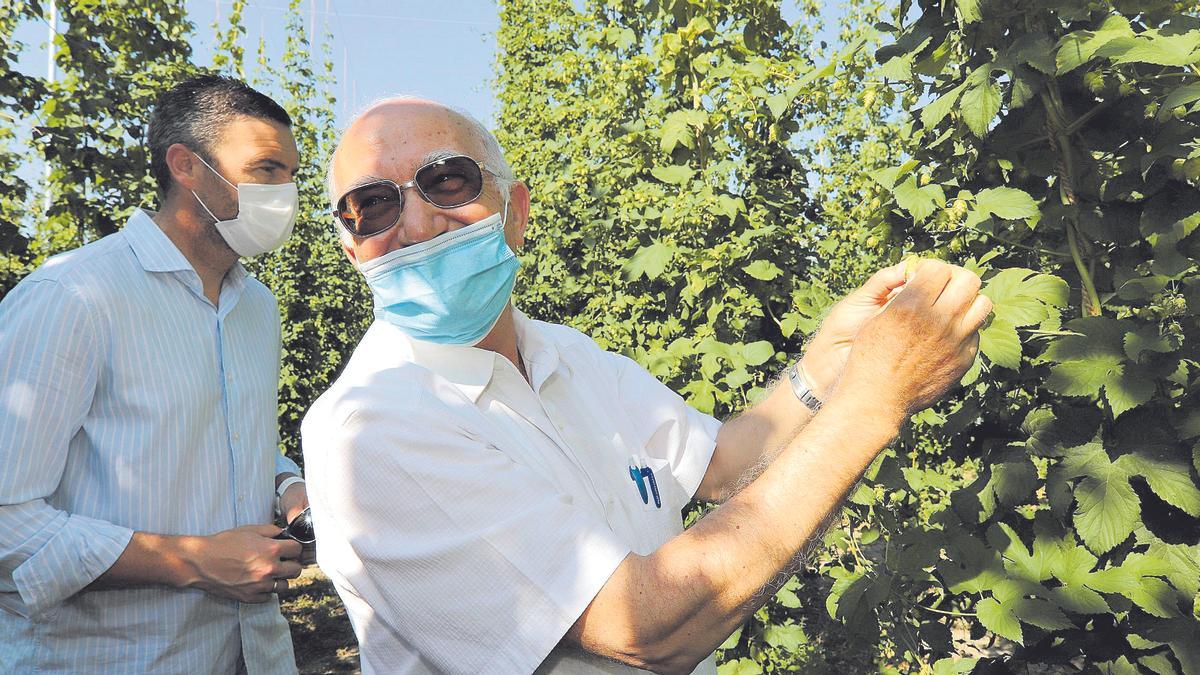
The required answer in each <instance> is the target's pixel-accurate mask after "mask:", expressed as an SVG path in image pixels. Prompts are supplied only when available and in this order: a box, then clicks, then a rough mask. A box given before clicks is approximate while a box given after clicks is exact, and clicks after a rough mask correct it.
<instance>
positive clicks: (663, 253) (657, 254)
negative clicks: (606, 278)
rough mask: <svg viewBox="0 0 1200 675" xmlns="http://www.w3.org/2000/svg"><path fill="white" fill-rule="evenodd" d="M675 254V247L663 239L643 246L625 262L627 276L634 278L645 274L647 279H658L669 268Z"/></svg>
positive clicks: (627, 277)
mask: <svg viewBox="0 0 1200 675" xmlns="http://www.w3.org/2000/svg"><path fill="white" fill-rule="evenodd" d="M674 256H675V249H674V247H672V246H669V245H667V244H665V243H663V242H661V241H657V242H654V243H653V244H651V245H649V246H643V247H641V248H639V249H638V250H637V252H636V253H634V254H633V257H631V258H630V259H629V262H627V263H625V266H624V268H623V269H624V271H625V278H626V279H630V280H633V279H637V278H638V277H640V276H642V275H643V274H644V275H646V278H647V279H657V278H658V277H659V276H660V275H661V274H662V273H663V272H664V271H665V270H666V269H667V265H669V264H670V263H671V258H673V257H674Z"/></svg>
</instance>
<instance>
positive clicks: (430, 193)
mask: <svg viewBox="0 0 1200 675" xmlns="http://www.w3.org/2000/svg"><path fill="white" fill-rule="evenodd" d="M484 171H488V173H492V172H491V171H489V170H488V169H486V168H484V167H481V166H480V165H479V162H476V161H475V160H473V159H471V158H470V157H467V156H466V155H453V156H451V157H445V158H442V159H438V160H435V161H432V162H430V163H428V164H426V165H424V166H422V167H421V168H419V169H417V171H416V173H415V174H413V179H412V180H410V181H408V182H407V183H399V184H397V183H395V182H393V181H390V180H377V181H373V182H370V183H367V184H366V185H360V186H358V187H356V188H354V189H353V190H350V191H349V192H347V193H346V194H344V195H342V198H341V199H339V200H338V202H337V207H336V208H335V209H334V211H333V215H334V217H335V218H337V219H338V222H339V223H341V224H342V227H344V228H346V231H347V232H349V233H350V234H352V235H354V236H356V237H374V236H375V235H377V234H381V233H383V232H386V231H388V230H389V229H391V228H392V227H393V226H394V225H395V224H396V223H398V222H400V212H401V211H403V210H404V191H405V190H407V189H409V188H414V187H415V188H416V189H417V193H418V194H420V195H421V198H422V199H424V200H425V201H427V202H429V203H430V204H433V205H434V206H436V207H438V208H442V209H452V208H455V207H457V206H463V205H465V204H470V203H471V202H473V201H475V200H476V199H479V195H481V194H483V172H484Z"/></svg>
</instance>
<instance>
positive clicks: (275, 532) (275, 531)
mask: <svg viewBox="0 0 1200 675" xmlns="http://www.w3.org/2000/svg"><path fill="white" fill-rule="evenodd" d="M245 529H247V530H249V531H251V532H253V533H254V534H257V535H259V536H260V537H266V538H267V539H271V538H274V537H277V536H279V533H280V532H283V530H281V529H279V528H278V527H276V526H274V525H246V526H245Z"/></svg>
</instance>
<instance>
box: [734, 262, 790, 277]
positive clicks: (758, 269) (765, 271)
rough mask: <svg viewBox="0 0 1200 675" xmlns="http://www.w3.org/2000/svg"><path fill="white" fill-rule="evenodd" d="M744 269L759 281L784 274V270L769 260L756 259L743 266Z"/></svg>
mask: <svg viewBox="0 0 1200 675" xmlns="http://www.w3.org/2000/svg"><path fill="white" fill-rule="evenodd" d="M742 270H743V271H745V272H746V274H749V275H750V276H752V277H754V278H755V279H758V280H759V281H770V280H772V279H774V278H776V277H778V276H779V275H781V274H783V270H781V269H779V268H778V267H776V266H775V263H773V262H771V261H769V260H755V261H754V262H752V263H750V264H749V265H746V266H745V267H743V268H742Z"/></svg>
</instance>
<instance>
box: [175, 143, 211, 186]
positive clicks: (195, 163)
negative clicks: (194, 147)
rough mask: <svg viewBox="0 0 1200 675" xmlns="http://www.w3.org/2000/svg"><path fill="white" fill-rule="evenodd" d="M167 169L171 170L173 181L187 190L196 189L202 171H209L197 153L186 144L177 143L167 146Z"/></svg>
mask: <svg viewBox="0 0 1200 675" xmlns="http://www.w3.org/2000/svg"><path fill="white" fill-rule="evenodd" d="M166 160H167V170H168V171H170V172H171V182H173V183H175V184H176V185H178V186H179V187H181V188H183V189H185V190H195V189H196V188H197V187H198V186H199V185H200V172H201V171H208V169H207V167H205V166H204V165H203V164H201V163H200V161H199V160H198V159H196V153H194V152H192V151H191V150H190V149H189V148H188V147H187V146H186V145H184V144H182V143H175V144H173V145H171V147H169V148H167V157H166Z"/></svg>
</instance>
